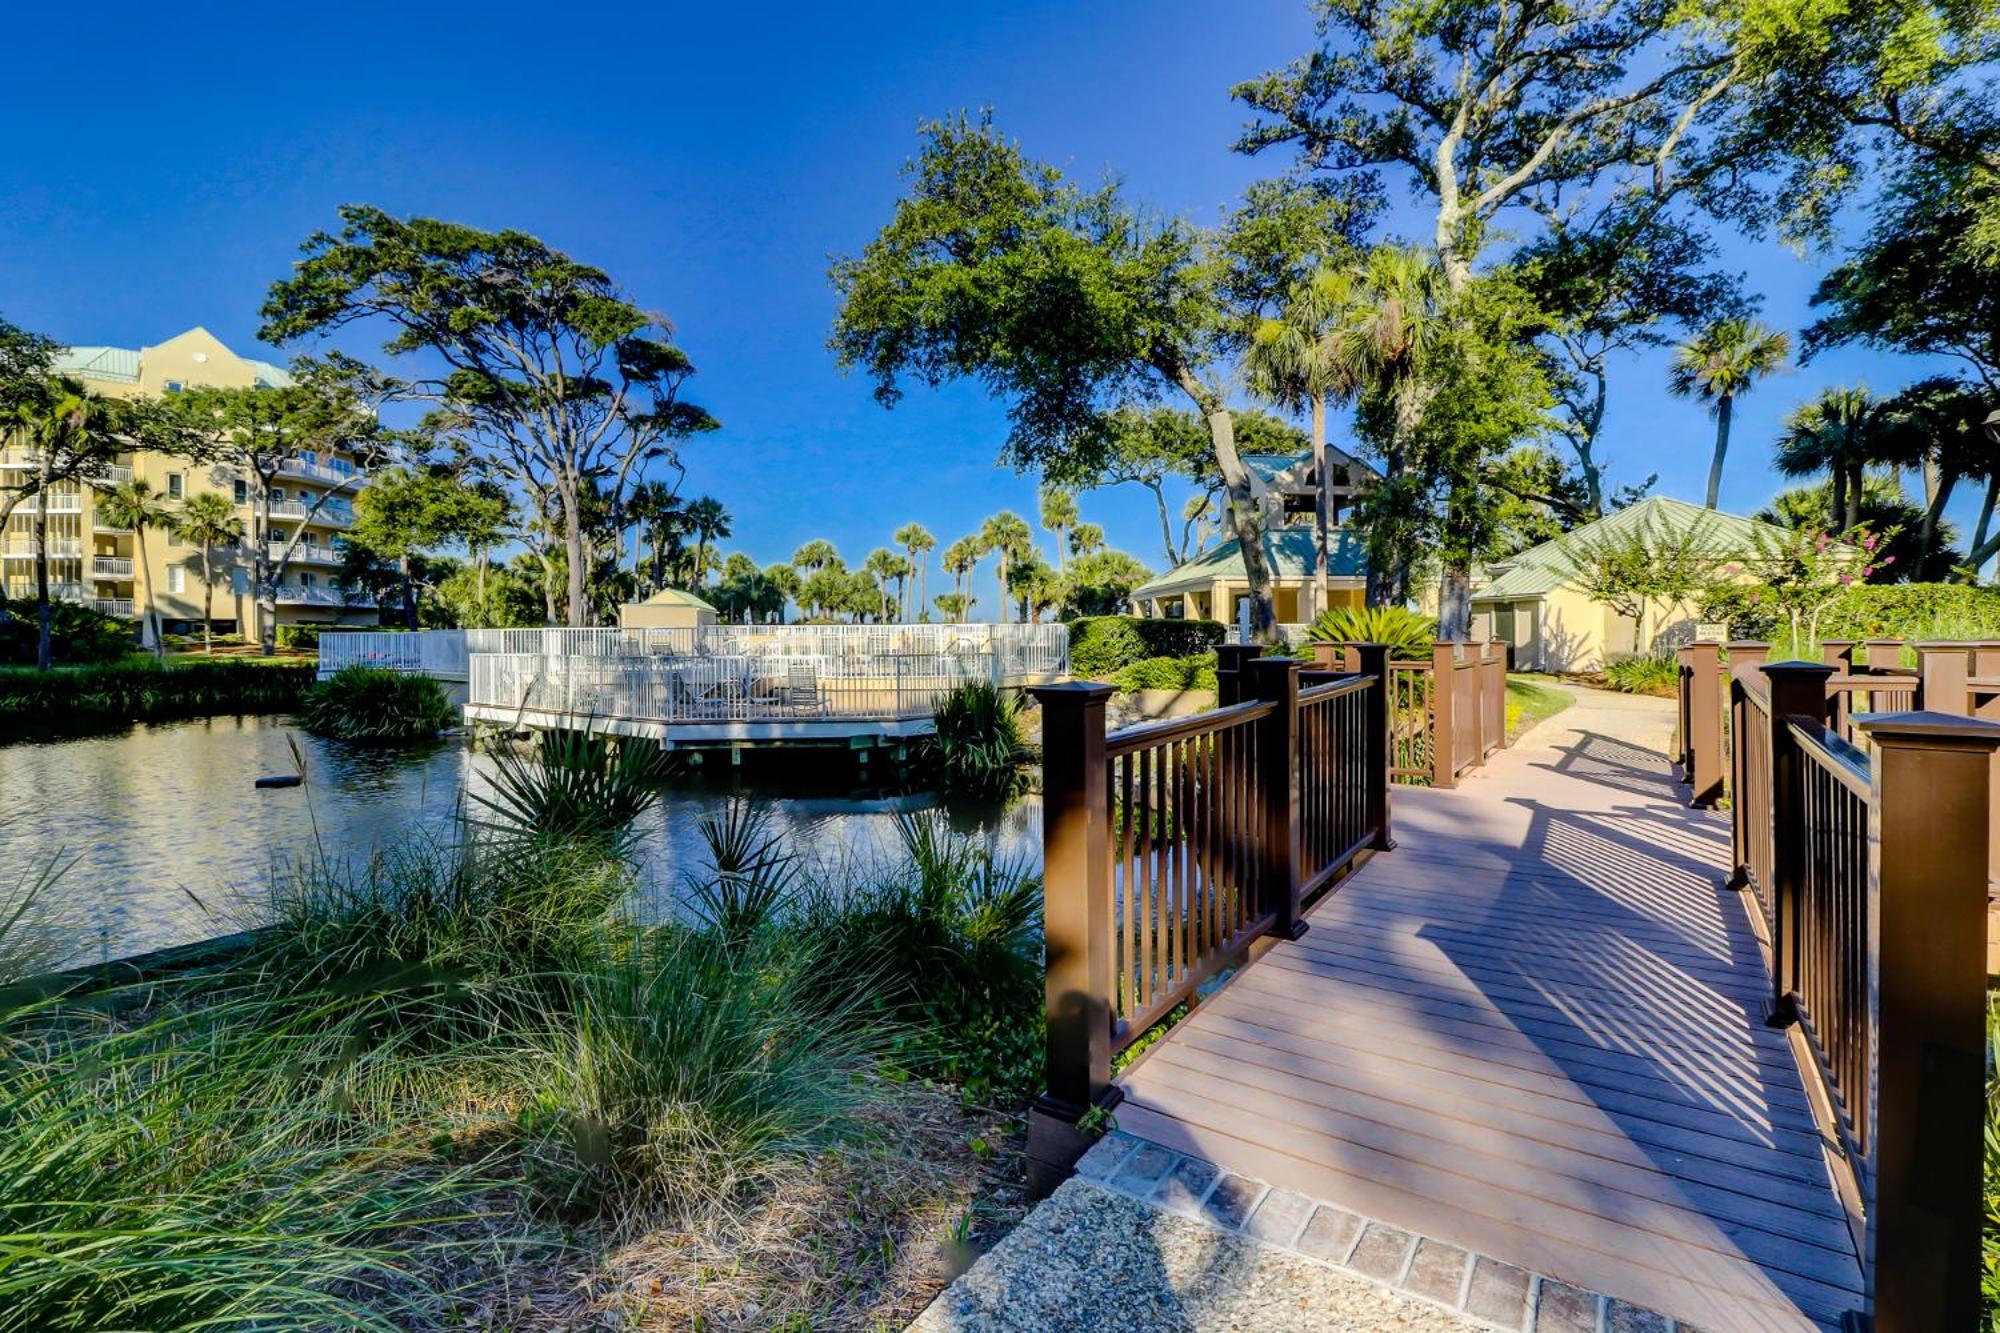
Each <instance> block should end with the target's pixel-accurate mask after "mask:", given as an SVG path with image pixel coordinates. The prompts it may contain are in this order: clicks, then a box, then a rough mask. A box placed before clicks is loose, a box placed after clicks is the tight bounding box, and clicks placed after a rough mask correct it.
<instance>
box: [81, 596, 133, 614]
mask: <svg viewBox="0 0 2000 1333" xmlns="http://www.w3.org/2000/svg"><path fill="white" fill-rule="evenodd" d="M90 604H91V605H92V606H94V607H96V608H97V609H98V610H99V611H101V612H103V613H104V614H105V615H107V616H124V617H127V618H128V619H129V618H130V617H131V615H132V599H131V598H130V597H93V598H91V599H90Z"/></svg>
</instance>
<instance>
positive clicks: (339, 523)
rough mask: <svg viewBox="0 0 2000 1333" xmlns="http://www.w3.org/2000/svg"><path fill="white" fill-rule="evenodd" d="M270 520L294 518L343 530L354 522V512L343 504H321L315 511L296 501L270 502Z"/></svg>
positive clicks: (309, 506) (311, 507) (307, 505)
mask: <svg viewBox="0 0 2000 1333" xmlns="http://www.w3.org/2000/svg"><path fill="white" fill-rule="evenodd" d="M271 517H272V518H296V519H303V520H305V521H306V522H308V523H323V524H325V525H326V526H328V527H331V528H344V527H346V526H348V525H349V524H350V523H352V522H354V510H353V509H351V508H350V507H348V506H347V505H344V504H323V505H320V506H319V507H318V508H317V509H315V508H314V507H313V506H312V505H309V504H302V503H300V502H299V501H297V500H273V501H271Z"/></svg>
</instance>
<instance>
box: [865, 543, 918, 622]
mask: <svg viewBox="0 0 2000 1333" xmlns="http://www.w3.org/2000/svg"><path fill="white" fill-rule="evenodd" d="M905 568H907V566H906V565H905V564H904V563H903V561H902V559H901V558H900V557H898V556H897V554H896V553H895V552H894V551H892V550H890V549H889V548H888V547H886V546H878V547H876V548H875V549H874V550H872V551H870V552H869V553H868V558H867V559H866V560H864V561H862V562H861V572H862V573H863V574H866V575H867V576H868V580H869V582H871V583H872V584H874V585H875V592H876V599H875V600H874V601H873V602H872V603H865V604H866V605H870V606H872V607H873V609H874V615H875V618H877V619H880V617H881V614H882V610H883V608H884V607H885V606H887V605H888V602H889V580H890V579H893V578H896V577H897V576H898V571H900V570H902V569H905ZM857 604H858V605H859V604H863V603H861V602H860V600H859V599H857Z"/></svg>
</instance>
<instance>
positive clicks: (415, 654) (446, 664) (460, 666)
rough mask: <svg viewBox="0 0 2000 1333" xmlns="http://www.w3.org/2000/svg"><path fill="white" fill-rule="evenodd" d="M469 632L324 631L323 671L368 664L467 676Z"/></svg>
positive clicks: (449, 676) (328, 672)
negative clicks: (467, 634)
mask: <svg viewBox="0 0 2000 1333" xmlns="http://www.w3.org/2000/svg"><path fill="white" fill-rule="evenodd" d="M465 635H466V631H464V630H462V629H426V630H417V631H416V632H414V633H409V632H402V631H389V630H340V631H337V632H331V631H330V632H323V633H321V635H320V636H319V674H320V675H321V676H330V675H332V674H333V673H334V672H336V671H338V670H340V669H341V668H342V667H345V666H368V667H379V668H381V669H382V670H384V671H412V672H421V673H422V674H424V675H426V676H436V677H438V678H440V679H443V680H464V679H465V676H466V652H465Z"/></svg>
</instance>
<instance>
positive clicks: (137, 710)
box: [0, 658, 314, 723]
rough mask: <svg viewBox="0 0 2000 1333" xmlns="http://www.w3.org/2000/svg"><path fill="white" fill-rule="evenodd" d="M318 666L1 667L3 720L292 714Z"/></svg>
mask: <svg viewBox="0 0 2000 1333" xmlns="http://www.w3.org/2000/svg"><path fill="white" fill-rule="evenodd" d="M313 674H314V668H313V667H311V666H310V665H306V666H271V665H266V664H264V663H262V662H253V661H238V662H232V661H216V662H187V663H181V664H177V665H174V666H162V665H160V664H159V663H156V662H154V661H152V659H150V658H141V659H137V660H127V661H124V662H114V663H108V664H105V665H100V666H74V667H57V668H55V669H54V670H52V671H36V670H34V669H32V668H7V669H0V717H13V718H18V719H20V720H22V721H27V722H34V723H49V722H52V721H59V720H60V719H62V718H65V717H71V716H78V715H83V716H90V717H96V718H104V717H113V718H120V719H123V720H125V721H131V722H147V721H162V720H167V719H172V718H181V717H208V716H216V715H221V714H231V713H289V712H293V711H296V710H297V709H298V708H299V706H300V704H301V703H302V702H303V701H304V699H305V695H306V691H307V690H308V689H309V688H310V687H311V685H312V683H313Z"/></svg>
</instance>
